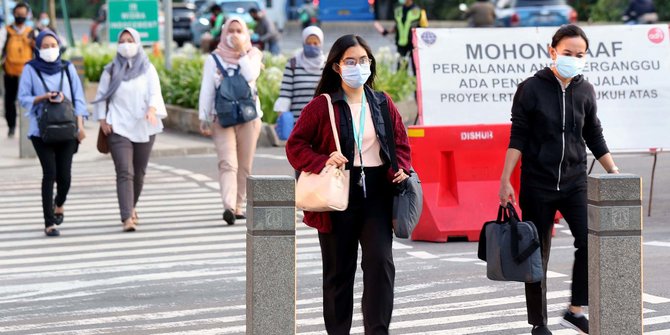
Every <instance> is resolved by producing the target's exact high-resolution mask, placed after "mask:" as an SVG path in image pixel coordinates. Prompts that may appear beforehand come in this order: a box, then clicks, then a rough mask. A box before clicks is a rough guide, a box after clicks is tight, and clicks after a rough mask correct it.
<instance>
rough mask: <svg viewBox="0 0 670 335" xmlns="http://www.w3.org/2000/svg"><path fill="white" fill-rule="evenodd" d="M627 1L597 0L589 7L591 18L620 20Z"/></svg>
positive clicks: (595, 19) (594, 19)
mask: <svg viewBox="0 0 670 335" xmlns="http://www.w3.org/2000/svg"><path fill="white" fill-rule="evenodd" d="M628 2H629V1H628V0H599V1H598V2H597V3H596V4H595V5H594V6H592V7H591V19H592V20H593V21H614V22H621V16H622V15H623V12H624V11H625V10H626V8H627V7H628Z"/></svg>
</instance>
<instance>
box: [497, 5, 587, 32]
mask: <svg viewBox="0 0 670 335" xmlns="http://www.w3.org/2000/svg"><path fill="white" fill-rule="evenodd" d="M574 22H577V11H575V10H574V9H573V8H572V7H570V6H569V5H568V4H567V2H566V0H498V2H497V3H496V26H500V27H541V26H560V25H562V24H567V23H574Z"/></svg>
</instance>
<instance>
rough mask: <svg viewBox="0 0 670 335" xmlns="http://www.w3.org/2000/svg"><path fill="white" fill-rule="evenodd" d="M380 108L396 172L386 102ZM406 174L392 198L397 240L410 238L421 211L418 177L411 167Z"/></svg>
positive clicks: (395, 160)
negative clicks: (406, 176) (407, 175)
mask: <svg viewBox="0 0 670 335" xmlns="http://www.w3.org/2000/svg"><path fill="white" fill-rule="evenodd" d="M381 107H382V116H383V118H384V123H385V127H386V132H387V139H388V145H389V151H390V156H391V157H390V158H391V167H393V171H398V157H397V156H396V151H395V150H396V148H395V134H394V132H393V128H392V125H391V117H390V114H389V113H390V110H389V108H388V100H387V101H384V102H382V106H381ZM407 174H409V178H407V179H405V180H404V181H403V182H402V183H400V184H397V185H396V192H395V195H394V197H393V233H394V234H395V236H396V237H397V238H410V237H411V236H412V232H413V231H414V228H415V227H416V225H417V224H418V223H419V218H420V217H421V211H422V210H423V189H422V188H421V180H420V179H419V175H418V174H417V173H416V171H414V169H413V168H411V167H410V170H409V171H407Z"/></svg>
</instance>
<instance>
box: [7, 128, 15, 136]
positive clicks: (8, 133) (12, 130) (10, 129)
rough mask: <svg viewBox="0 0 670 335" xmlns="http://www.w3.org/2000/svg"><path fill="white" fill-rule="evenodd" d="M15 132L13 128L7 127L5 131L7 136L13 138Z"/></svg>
mask: <svg viewBox="0 0 670 335" xmlns="http://www.w3.org/2000/svg"><path fill="white" fill-rule="evenodd" d="M15 132H16V129H15V128H9V131H8V132H7V137H9V138H13V137H14V133H15Z"/></svg>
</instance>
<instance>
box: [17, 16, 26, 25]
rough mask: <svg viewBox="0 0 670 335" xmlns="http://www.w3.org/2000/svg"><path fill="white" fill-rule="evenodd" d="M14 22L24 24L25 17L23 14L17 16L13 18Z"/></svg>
mask: <svg viewBox="0 0 670 335" xmlns="http://www.w3.org/2000/svg"><path fill="white" fill-rule="evenodd" d="M14 22H16V24H24V23H25V22H26V17H25V16H17V17H15V18H14Z"/></svg>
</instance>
